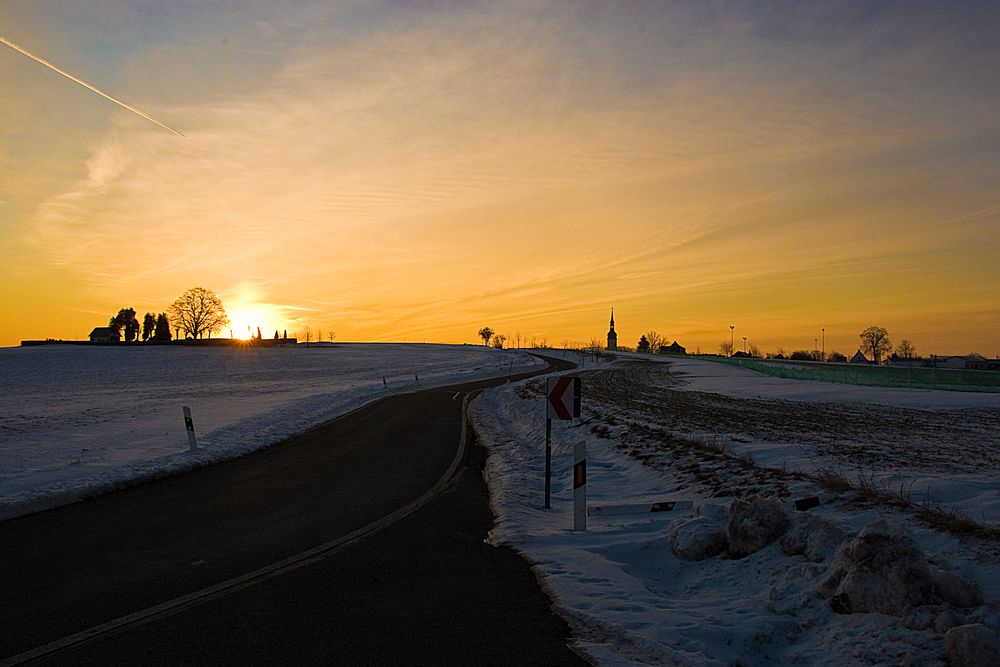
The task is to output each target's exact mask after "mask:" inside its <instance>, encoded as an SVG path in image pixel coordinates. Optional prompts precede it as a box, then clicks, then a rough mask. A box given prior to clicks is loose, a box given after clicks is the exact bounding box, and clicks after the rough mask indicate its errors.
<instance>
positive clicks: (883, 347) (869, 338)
mask: <svg viewBox="0 0 1000 667" xmlns="http://www.w3.org/2000/svg"><path fill="white" fill-rule="evenodd" d="M858 336H859V337H860V338H861V351H862V352H867V353H868V354H869V355H871V357H872V360H873V361H874V363H875V364H879V363H880V362H881V360H882V355H883V354H885V353H886V352H888V351H889V350H891V349H892V342H891V341H890V340H889V332H888V331H886V330H885V329H883V328H882V327H868V328H867V329H865V330H864V331H862V332H861V333H860V334H858Z"/></svg>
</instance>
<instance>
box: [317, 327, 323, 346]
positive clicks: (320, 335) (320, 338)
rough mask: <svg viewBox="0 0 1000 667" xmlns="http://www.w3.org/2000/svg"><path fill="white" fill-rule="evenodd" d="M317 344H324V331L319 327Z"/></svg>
mask: <svg viewBox="0 0 1000 667" xmlns="http://www.w3.org/2000/svg"><path fill="white" fill-rule="evenodd" d="M316 342H317V343H322V342H323V330H322V329H320V328H319V327H316Z"/></svg>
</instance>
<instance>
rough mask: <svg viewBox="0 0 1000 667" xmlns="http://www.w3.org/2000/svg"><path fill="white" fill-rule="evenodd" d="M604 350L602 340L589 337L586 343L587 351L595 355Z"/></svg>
mask: <svg viewBox="0 0 1000 667" xmlns="http://www.w3.org/2000/svg"><path fill="white" fill-rule="evenodd" d="M603 351H604V342H603V341H602V340H601V339H600V338H591V339H590V342H589V343H587V352H590V353H591V354H594V355H597V354H600V353H601V352H603Z"/></svg>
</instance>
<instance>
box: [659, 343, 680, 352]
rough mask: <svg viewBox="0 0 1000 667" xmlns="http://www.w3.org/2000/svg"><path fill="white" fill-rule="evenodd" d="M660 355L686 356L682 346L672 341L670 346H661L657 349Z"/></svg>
mask: <svg viewBox="0 0 1000 667" xmlns="http://www.w3.org/2000/svg"><path fill="white" fill-rule="evenodd" d="M659 353H660V354H687V350H686V349H684V346H683V345H681V344H680V343H678V342H677V341H674V342H673V343H671V344H670V345H661V346H660V349H659Z"/></svg>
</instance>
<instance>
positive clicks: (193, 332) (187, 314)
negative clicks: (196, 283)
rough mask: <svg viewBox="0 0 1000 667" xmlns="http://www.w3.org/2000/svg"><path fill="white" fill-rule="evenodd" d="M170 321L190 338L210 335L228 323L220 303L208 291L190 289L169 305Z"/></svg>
mask: <svg viewBox="0 0 1000 667" xmlns="http://www.w3.org/2000/svg"><path fill="white" fill-rule="evenodd" d="M168 310H169V312H170V321H171V322H173V324H174V326H177V327H179V328H180V329H181V330H183V331H184V333H185V334H187V335H189V336H191V337H192V338H200V337H201V335H202V334H205V333H208V334H210V335H211V334H212V333H213V332H215V331H219V330H220V329H222V328H223V327H224V326H226V324H228V323H229V318H228V317H227V316H226V309H225V308H224V307H223V306H222V301H221V300H220V299H219V297H218V296H216V295H215V292H213V291H212V290H210V289H205V288H204V287H192V288H191V289H189V290H188V291H186V292H184V294H181V295H180V296H179V297H178V298H177V300H176V301H174V302H173V303H172V304H170V308H169V309H168Z"/></svg>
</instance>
